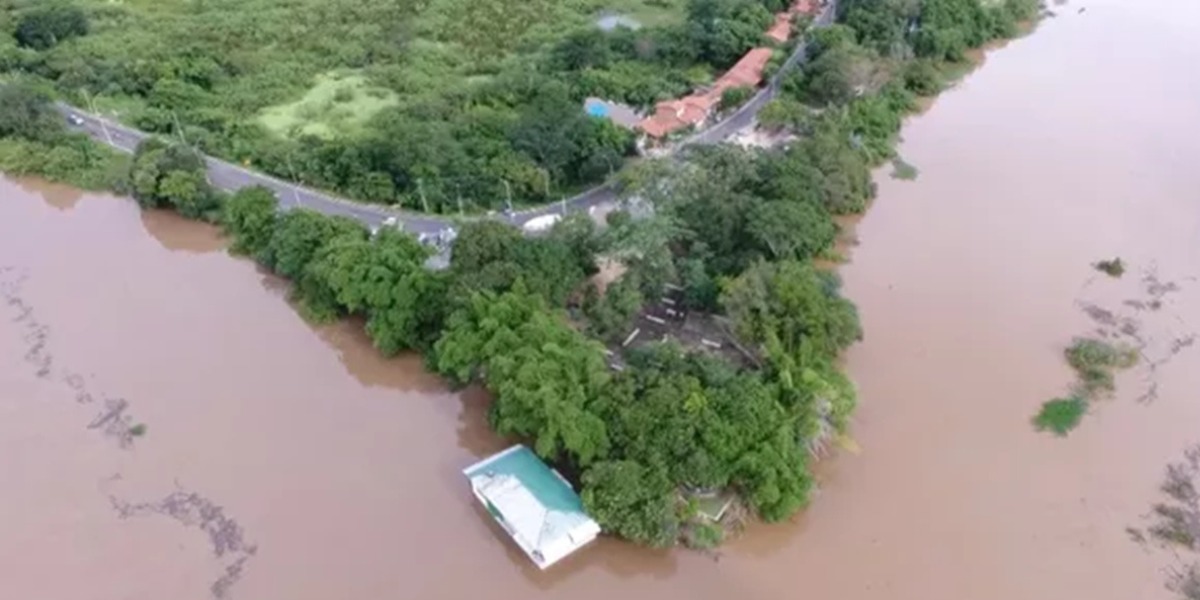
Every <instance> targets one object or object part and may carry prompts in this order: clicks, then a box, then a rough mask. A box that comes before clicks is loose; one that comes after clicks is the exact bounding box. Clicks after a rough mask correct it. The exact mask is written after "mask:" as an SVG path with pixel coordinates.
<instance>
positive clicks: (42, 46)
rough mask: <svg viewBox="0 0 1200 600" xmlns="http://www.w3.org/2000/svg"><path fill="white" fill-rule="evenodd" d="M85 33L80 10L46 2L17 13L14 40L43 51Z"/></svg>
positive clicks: (85, 22)
mask: <svg viewBox="0 0 1200 600" xmlns="http://www.w3.org/2000/svg"><path fill="white" fill-rule="evenodd" d="M87 33H88V18H87V15H86V14H85V13H84V12H83V9H81V8H79V7H77V6H72V5H70V4H66V3H63V2H59V1H58V0H47V1H46V2H43V3H39V4H36V5H33V6H32V7H31V8H29V9H27V10H25V11H23V12H21V13H20V15H19V17H18V20H17V28H16V31H14V32H13V37H15V38H16V40H17V43H19V44H20V45H22V46H25V47H27V48H33V49H35V50H46V49H48V48H51V47H53V46H55V45H56V44H58V43H60V42H64V41H66V40H69V39H71V38H73V37H77V36H81V35H87Z"/></svg>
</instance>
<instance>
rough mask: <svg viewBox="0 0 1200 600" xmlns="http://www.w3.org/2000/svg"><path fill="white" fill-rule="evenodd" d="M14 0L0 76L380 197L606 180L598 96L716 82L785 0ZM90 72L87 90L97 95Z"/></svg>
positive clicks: (1, 41)
mask: <svg viewBox="0 0 1200 600" xmlns="http://www.w3.org/2000/svg"><path fill="white" fill-rule="evenodd" d="M618 4H619V6H618V7H619V8H621V9H624V10H628V11H630V12H631V13H632V14H633V15H634V16H635V17H636V16H637V15H649V16H650V17H651V19H650V22H647V23H644V25H646V26H644V27H641V28H640V29H637V30H633V29H629V28H626V27H617V28H616V29H614V30H612V31H603V30H601V29H600V28H599V27H598V26H597V25H596V21H597V17H599V16H600V15H601V14H602V13H604V12H606V11H608V10H610V9H612V8H614V3H613V2H611V1H609V0H568V1H557V0H556V1H551V0H471V1H470V2H467V1H466V0H432V1H430V2H412V1H401V2H397V1H395V0H296V1H290V2H280V1H278V0H238V1H233V0H206V1H204V2H183V1H179V0H167V1H163V2H152V1H150V0H129V1H126V2H110V1H109V0H50V1H49V2H46V1H42V0H6V1H5V2H2V3H0V77H12V76H18V75H19V76H31V77H35V78H37V79H38V80H40V81H42V82H45V83H47V84H49V85H51V86H52V87H53V88H54V89H55V90H56V91H57V92H58V93H59V94H61V95H63V96H65V97H67V98H69V99H72V100H74V101H76V102H79V103H85V102H87V101H88V100H89V99H90V98H95V100H96V103H97V105H98V106H99V107H100V108H101V109H105V110H108V111H111V112H113V113H115V116H117V117H118V118H120V119H121V120H123V121H125V122H128V123H130V124H132V125H135V126H137V127H139V128H141V129H144V130H147V131H151V132H158V133H167V132H174V131H175V130H176V128H177V127H180V126H181V127H182V131H183V132H184V133H185V134H186V136H187V138H188V139H189V140H192V141H193V142H194V143H195V144H196V145H197V147H198V148H199V149H200V150H202V151H204V152H206V153H210V154H214V155H217V156H220V157H222V158H225V159H229V160H232V161H235V162H239V163H249V164H251V165H253V166H254V167H255V168H257V169H261V170H264V171H266V172H268V173H271V174H274V175H277V176H280V177H285V178H294V179H298V180H299V181H302V182H304V183H306V184H309V185H313V186H317V187H320V188H324V189H330V190H334V191H337V192H339V193H341V194H344V195H347V196H349V197H353V198H357V199H360V200H364V201H370V202H379V203H389V204H400V205H404V206H407V207H409V208H413V209H417V210H428V211H432V212H436V213H452V212H457V211H458V209H459V206H460V204H461V205H463V206H465V207H466V208H467V209H471V210H484V209H492V208H498V207H501V206H503V202H505V200H506V198H507V197H508V195H509V194H511V196H512V198H513V200H514V201H515V202H516V203H518V204H519V203H536V202H545V201H547V200H552V199H556V198H558V197H561V196H563V195H567V194H569V193H571V192H572V191H574V190H577V189H579V188H580V187H582V186H585V185H588V184H592V183H596V182H598V181H600V180H601V179H603V178H604V177H606V176H607V175H608V174H609V173H610V172H611V171H614V170H616V169H615V168H614V165H615V166H620V165H621V163H622V161H623V158H624V157H625V156H627V155H629V154H631V153H632V152H633V149H634V146H633V143H632V142H633V135H632V133H631V132H629V131H627V130H625V129H622V128H619V127H617V126H614V125H612V124H611V123H610V122H609V121H607V120H604V119H594V118H590V117H588V116H587V115H586V114H585V113H584V111H583V110H582V101H583V99H584V98H585V97H587V96H601V97H605V98H608V99H611V100H614V101H620V102H625V103H628V104H631V105H634V106H638V107H643V108H645V107H650V106H653V104H654V103H655V102H656V101H658V100H663V99H667V98H672V97H677V96H679V95H682V94H684V93H686V92H688V91H689V90H690V89H692V88H694V87H695V86H697V85H701V84H705V83H710V82H711V80H712V78H713V75H714V74H715V73H719V72H721V71H722V70H723V69H725V68H726V67H728V66H729V65H731V64H732V63H733V62H734V61H735V60H737V58H739V57H740V56H741V55H742V54H743V53H744V52H745V51H746V50H747V49H749V48H751V47H753V46H756V45H759V44H761V38H762V33H763V31H764V30H765V29H766V27H767V26H768V24H769V23H770V22H771V19H772V16H771V15H772V13H773V12H776V11H779V10H782V9H783V8H785V6H786V2H785V0H621V1H620V2H619V3H618ZM85 92H86V93H87V97H85Z"/></svg>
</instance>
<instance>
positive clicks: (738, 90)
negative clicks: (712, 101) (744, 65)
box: [719, 85, 754, 110]
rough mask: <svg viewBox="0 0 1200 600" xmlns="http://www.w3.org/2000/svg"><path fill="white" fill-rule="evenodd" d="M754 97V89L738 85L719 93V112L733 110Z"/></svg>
mask: <svg viewBox="0 0 1200 600" xmlns="http://www.w3.org/2000/svg"><path fill="white" fill-rule="evenodd" d="M753 96H754V88H752V87H749V86H745V85H739V86H735V87H731V88H729V89H727V90H725V91H724V92H721V104H720V106H719V108H720V110H733V109H735V108H737V107H739V106H741V105H743V104H745V103H746V101H747V100H749V99H750V98H751V97H753Z"/></svg>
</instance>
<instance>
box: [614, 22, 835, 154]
mask: <svg viewBox="0 0 1200 600" xmlns="http://www.w3.org/2000/svg"><path fill="white" fill-rule="evenodd" d="M820 6H821V5H820V4H819V2H818V0H796V1H795V2H793V3H792V5H791V7H790V8H788V10H786V11H784V12H781V13H779V14H777V15H775V22H774V24H772V25H771V28H770V29H768V30H767V31H766V33H765V35H766V36H767V37H768V38H771V39H772V40H774V41H776V42H780V43H782V42H786V41H787V40H788V39H789V38H791V36H792V19H793V18H795V17H796V15H801V14H814V13H815V12H817V11H818V10H819V9H820ZM771 54H772V49H771V48H766V47H763V48H754V49H751V50H750V51H749V52H747V53H746V54H745V56H743V57H742V58H741V59H740V60H738V62H737V63H736V64H734V65H733V66H732V67H730V69H729V70H728V71H726V72H725V74H724V75H721V77H720V78H718V79H717V81H716V82H715V83H714V84H713V85H712V86H711V87H710V88H708V89H707V90H704V91H702V92H697V93H694V94H692V95H690V96H686V97H683V98H679V99H676V100H665V101H663V102H659V103H658V104H657V105H655V110H654V114H653V115H650V116H648V117H646V118H645V119H642V120H641V122H640V123H638V124H637V128H638V129H640V130H641V131H642V133H644V134H646V136H647V137H648V138H650V139H651V140H658V139H662V138H665V137H666V136H668V135H670V134H672V133H675V132H678V131H683V130H686V129H687V128H689V127H700V126H702V125H703V124H704V122H705V121H706V120H707V119H708V117H709V116H710V115H711V114H712V111H713V109H714V108H716V107H717V106H718V105H719V104H720V102H721V95H722V94H724V93H725V90H728V89H731V88H735V87H742V86H745V87H757V86H758V85H759V84H761V83H762V80H763V72H764V71H765V70H766V67H767V63H768V62H769V61H770V60H771Z"/></svg>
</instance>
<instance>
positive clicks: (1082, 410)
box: [1033, 396, 1088, 436]
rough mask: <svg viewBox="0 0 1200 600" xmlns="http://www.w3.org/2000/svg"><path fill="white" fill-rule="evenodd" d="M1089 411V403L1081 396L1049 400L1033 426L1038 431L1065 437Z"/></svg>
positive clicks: (1044, 404)
mask: <svg viewBox="0 0 1200 600" xmlns="http://www.w3.org/2000/svg"><path fill="white" fill-rule="evenodd" d="M1087 409H1088V401H1087V400H1084V399H1083V398H1080V397H1079V396H1069V397H1067V398H1055V399H1053V400H1047V401H1046V402H1045V403H1043V404H1042V409H1041V410H1040V411H1038V414H1037V415H1036V416H1035V417H1034V418H1033V426H1034V427H1036V428H1037V430H1038V431H1051V432H1053V433H1054V434H1055V435H1059V436H1065V435H1067V433H1069V432H1070V431H1071V430H1072V429H1075V427H1076V426H1077V425H1079V422H1080V421H1081V420H1083V415H1084V414H1086V413H1087Z"/></svg>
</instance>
